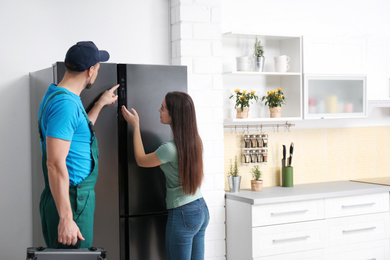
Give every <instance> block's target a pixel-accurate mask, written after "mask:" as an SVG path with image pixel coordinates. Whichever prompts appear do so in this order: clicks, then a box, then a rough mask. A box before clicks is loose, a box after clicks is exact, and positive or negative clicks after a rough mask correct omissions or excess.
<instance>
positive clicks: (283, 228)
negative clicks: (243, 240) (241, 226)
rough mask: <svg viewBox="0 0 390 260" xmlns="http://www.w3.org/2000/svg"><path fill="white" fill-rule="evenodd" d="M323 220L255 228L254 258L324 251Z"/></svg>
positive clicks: (253, 236)
mask: <svg viewBox="0 0 390 260" xmlns="http://www.w3.org/2000/svg"><path fill="white" fill-rule="evenodd" d="M324 224H325V223H324V221H323V220H319V221H307V222H303V223H294V224H284V225H275V226H266V227H257V228H253V234H252V250H253V251H252V252H253V253H252V254H253V257H261V256H269V255H275V254H286V253H290V252H299V251H304V250H313V249H322V248H323V247H324V244H325V225H324Z"/></svg>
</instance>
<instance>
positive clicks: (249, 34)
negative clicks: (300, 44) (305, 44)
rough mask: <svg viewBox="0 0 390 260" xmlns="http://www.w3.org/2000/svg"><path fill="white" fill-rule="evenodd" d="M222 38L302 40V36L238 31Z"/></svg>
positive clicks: (226, 33)
mask: <svg viewBox="0 0 390 260" xmlns="http://www.w3.org/2000/svg"><path fill="white" fill-rule="evenodd" d="M222 37H224V38H236V37H240V38H247V39H255V38H256V37H262V38H265V39H269V40H287V39H292V38H300V37H302V36H301V35H270V34H268V35H264V34H261V33H259V32H242V31H240V32H237V31H231V32H225V33H223V34H222Z"/></svg>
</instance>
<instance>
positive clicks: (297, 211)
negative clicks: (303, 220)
mask: <svg viewBox="0 0 390 260" xmlns="http://www.w3.org/2000/svg"><path fill="white" fill-rule="evenodd" d="M306 212H308V210H307V209H306V210H296V211H288V212H277V213H271V216H275V217H276V216H282V215H295V214H305V213H306Z"/></svg>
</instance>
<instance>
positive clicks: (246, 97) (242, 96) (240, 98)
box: [229, 89, 259, 111]
mask: <svg viewBox="0 0 390 260" xmlns="http://www.w3.org/2000/svg"><path fill="white" fill-rule="evenodd" d="M234 93H235V94H233V95H231V96H230V97H229V99H231V98H232V97H234V96H235V97H236V105H235V108H238V107H241V111H244V107H249V106H250V101H251V100H252V99H254V100H255V101H256V102H257V99H258V98H259V97H258V96H257V95H256V91H254V90H252V91H251V92H249V93H248V91H246V90H243V91H241V90H240V89H236V90H234Z"/></svg>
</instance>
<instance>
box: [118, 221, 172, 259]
mask: <svg viewBox="0 0 390 260" xmlns="http://www.w3.org/2000/svg"><path fill="white" fill-rule="evenodd" d="M167 218H168V215H167V214H161V215H150V216H142V217H131V218H121V228H120V230H121V233H122V234H121V237H122V239H121V259H131V260H145V259H153V260H165V259H166V249H165V226H166V222H167ZM126 231H127V234H125V233H126ZM125 237H126V238H125ZM126 248H127V250H126Z"/></svg>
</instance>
